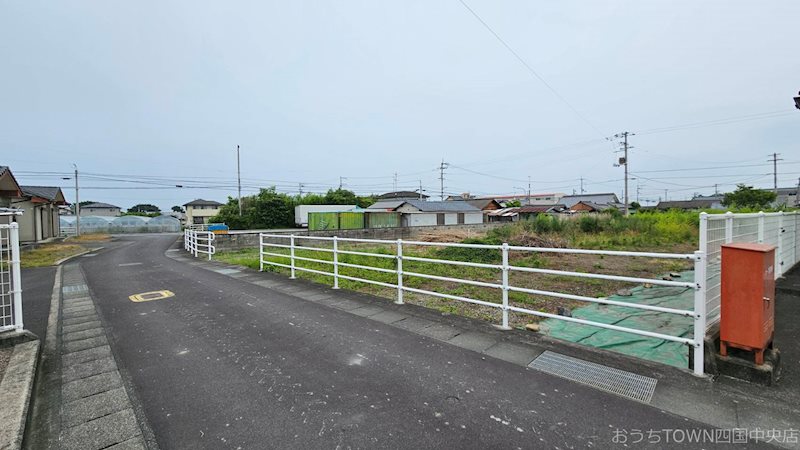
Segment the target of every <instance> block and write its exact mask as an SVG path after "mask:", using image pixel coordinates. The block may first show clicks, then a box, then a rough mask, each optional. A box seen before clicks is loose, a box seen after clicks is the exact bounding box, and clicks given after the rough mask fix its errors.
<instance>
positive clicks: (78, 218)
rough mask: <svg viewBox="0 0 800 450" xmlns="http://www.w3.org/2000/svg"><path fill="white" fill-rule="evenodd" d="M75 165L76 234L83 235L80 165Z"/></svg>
mask: <svg viewBox="0 0 800 450" xmlns="http://www.w3.org/2000/svg"><path fill="white" fill-rule="evenodd" d="M72 166H73V167H75V236H80V235H81V199H80V196H79V195H78V166H77V165H76V164H73V165H72Z"/></svg>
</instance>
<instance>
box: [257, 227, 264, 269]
mask: <svg viewBox="0 0 800 450" xmlns="http://www.w3.org/2000/svg"><path fill="white" fill-rule="evenodd" d="M258 271H259V272H263V271H264V235H263V234H262V233H258Z"/></svg>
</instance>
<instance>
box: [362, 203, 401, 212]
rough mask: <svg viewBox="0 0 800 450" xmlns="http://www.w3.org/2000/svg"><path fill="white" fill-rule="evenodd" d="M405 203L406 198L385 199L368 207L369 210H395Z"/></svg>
mask: <svg viewBox="0 0 800 450" xmlns="http://www.w3.org/2000/svg"><path fill="white" fill-rule="evenodd" d="M403 203H405V200H385V201H380V202H375V203H373V204H371V205H370V206H369V207H368V208H367V211H394V210H395V209H397V208H399V207H400V205H402V204H403Z"/></svg>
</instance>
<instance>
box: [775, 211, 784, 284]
mask: <svg viewBox="0 0 800 450" xmlns="http://www.w3.org/2000/svg"><path fill="white" fill-rule="evenodd" d="M783 232H784V230H783V211H780V212H779V213H778V248H777V249H775V259H776V264H775V279H776V280H777V279H778V278H780V277H782V276H783Z"/></svg>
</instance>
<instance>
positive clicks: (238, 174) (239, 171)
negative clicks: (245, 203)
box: [236, 145, 242, 217]
mask: <svg viewBox="0 0 800 450" xmlns="http://www.w3.org/2000/svg"><path fill="white" fill-rule="evenodd" d="M236 179H237V180H238V184H239V217H241V216H242V165H241V164H240V162H239V146H238V145H237V146H236Z"/></svg>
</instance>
